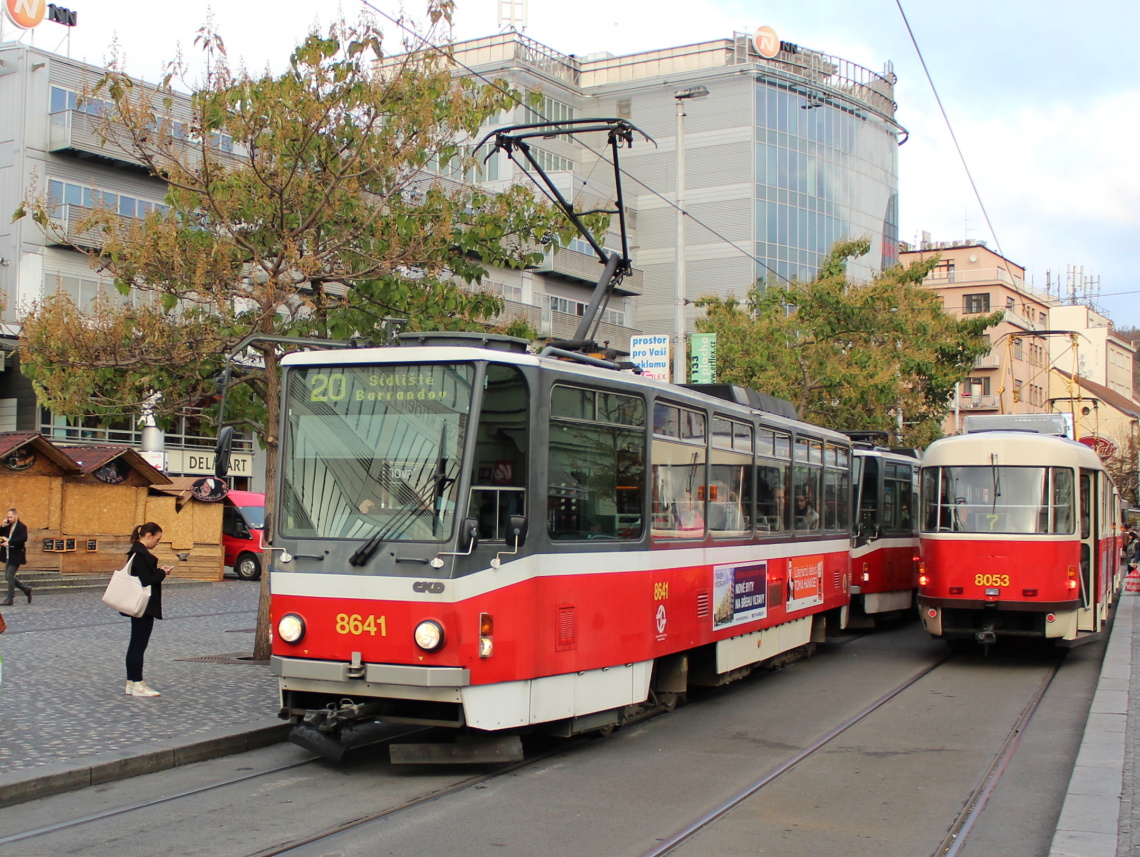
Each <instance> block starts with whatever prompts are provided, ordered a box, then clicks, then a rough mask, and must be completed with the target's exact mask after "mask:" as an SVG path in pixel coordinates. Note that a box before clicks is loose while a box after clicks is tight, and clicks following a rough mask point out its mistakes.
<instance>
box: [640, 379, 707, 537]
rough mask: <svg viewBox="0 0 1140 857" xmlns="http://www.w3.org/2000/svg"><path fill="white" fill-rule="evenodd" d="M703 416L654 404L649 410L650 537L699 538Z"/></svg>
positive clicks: (702, 514) (702, 517)
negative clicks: (651, 468) (651, 477)
mask: <svg viewBox="0 0 1140 857" xmlns="http://www.w3.org/2000/svg"><path fill="white" fill-rule="evenodd" d="M705 422H706V421H705V415H704V414H702V413H700V412H699V411H693V410H690V409H688V408H681V407H678V406H676V405H670V404H667V403H664V402H658V403H656V404H655V405H654V408H653V435H654V437H653V486H652V487H653V535H654V536H656V537H658V538H674V539H678V538H679V539H691V538H703V537H704V535H705V526H706V521H707V509H706V505H705V504H706V500H707V495H708V494H710V493H712V492H711V490H710V491H706V490H705V461H706V452H705Z"/></svg>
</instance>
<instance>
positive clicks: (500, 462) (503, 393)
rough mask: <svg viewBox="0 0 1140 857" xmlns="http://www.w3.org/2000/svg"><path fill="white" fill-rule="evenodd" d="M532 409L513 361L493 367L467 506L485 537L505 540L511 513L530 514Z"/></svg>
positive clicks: (486, 388)
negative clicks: (528, 450)
mask: <svg viewBox="0 0 1140 857" xmlns="http://www.w3.org/2000/svg"><path fill="white" fill-rule="evenodd" d="M528 409H529V395H528V391H527V385H526V380H525V379H524V378H523V376H522V373H520V372H519V371H518V369H516V368H515V367H513V366H497V365H491V366H488V367H487V374H486V376H485V377H484V379H483V408H482V410H481V411H480V413H479V424H478V427H477V428H476V437H475V455H474V457H473V458H472V462H471V466H472V467H473V468H474V470H473V472H472V474H471V477H472V478H471V500H470V503H469V504H468V511H467V514H468V515H469V516H471V517H473V518H477V519H478V521H479V538H481V539H484V540H490V541H503V540H505V539H506V534H507V525H508V523H509V522H510V516H511V515H522V514H524V513H525V510H526V474H527V459H526V451H525V450H526V447H527V433H528V421H527V413H528Z"/></svg>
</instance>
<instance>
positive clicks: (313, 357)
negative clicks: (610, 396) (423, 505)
mask: <svg viewBox="0 0 1140 857" xmlns="http://www.w3.org/2000/svg"><path fill="white" fill-rule="evenodd" d="M481 360H486V361H491V362H494V363H510V364H513V365H516V366H529V367H532V368H535V369H542V370H546V371H557V372H558V373H559V374H561V375H565V376H569V377H578V378H581V379H583V380H585V379H589V380H591V381H593V382H599V381H601V382H606V383H608V384H611V385H612V386H614V387H615V388H617V387H625V388H626V389H642V390H645V391H646V392H649V391H652V392H653V393H654V394H655V395H656V396H664V397H668V398H669V399H671V400H673V401H674V402H676V403H678V404H684V403H685V402H686V401H687V402H689V403H692V404H696V403H700V404H702V405H705V406H707V407H710V408H712V409H715V410H719V411H721V412H722V413H724V414H726V415H728V414H732V413H733V412H736V413H738V414H739V413H742V412H743V413H750V414H763V416H764V422H765V423H766V424H767V425H769V426H772V427H773V428H786V429H789V430H793V429H804V428H806V429H810V431H811V433H812V434H813V435H815V436H817V437H822V438H824V439H826V440H829V441H835V442H837V443H841V444H843V445H844V446H850V444H851V439H850V438H849V437H847V435H845V434H843V433H842V432H838V431H833V430H832V429H828V428H824V427H822V426H817V425H814V424H813V423H807V422H804V421H803V420H798V419H794V418H791V417H786V416H782V415H780V414H775V413H772V412H770V411H765V410H763V409H760V408H754V407H750V406H748V405H743V404H738V403H734V402H731V401H728V400H726V399H722V398H718V397H717V396H712V395H709V394H707V393H703V392H701V391H699V390H693V389H689V388H687V387H682V386H678V385H676V384H671V383H669V382H667V381H659V380H657V379H654V378H646V377H643V376H641V375H636V374H634V373H632V372H618V371H615V370H611V369H603V368H600V367H596V366H590V365H588V364H584V363H575V362H573V361H569V360H561V359H558V358H556V357H539V356H538V355H537V354H532V353H529V352H526V353H522V352H516V351H508V350H502V351H500V350H490V349H483V348H475V347H470V346H462V345H460V346H452V345H422V346H415V347H409V346H404V347H381V348H350V349H337V350H335V351H332V350H322V351H298V352H294V353H292V354H286V355H285V356H284V357H283V358H282V359H281V364H282V365H283V366H290V367H292V366H330V365H331V366H357V365H364V364H377V363H472V362H475V361H481Z"/></svg>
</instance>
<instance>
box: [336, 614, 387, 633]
mask: <svg viewBox="0 0 1140 857" xmlns="http://www.w3.org/2000/svg"><path fill="white" fill-rule="evenodd" d="M336 632H337V633H338V634H346V635H348V636H352V637H360V636H362V635H364V634H371V635H372V636H373V637H375V636H376V633H377V632H379V633H380V636H381V637H387V636H388V623H387V620H386V618H385V617H384V616H361V615H360V614H359V613H352V614H349V613H337V614H336Z"/></svg>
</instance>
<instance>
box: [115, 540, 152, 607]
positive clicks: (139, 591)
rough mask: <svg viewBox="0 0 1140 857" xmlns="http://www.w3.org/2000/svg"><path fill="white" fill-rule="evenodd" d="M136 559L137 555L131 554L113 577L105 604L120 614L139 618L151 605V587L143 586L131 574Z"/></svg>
mask: <svg viewBox="0 0 1140 857" xmlns="http://www.w3.org/2000/svg"><path fill="white" fill-rule="evenodd" d="M134 559H135V555H134V554H131V556H130V558H129V559H127V564H126V565H124V566H123V567H122V568H120V569H119V570H118V571H116V572H115V573H114V574H112V575H111V580H110V582H108V584H107V590H106V591H105V592H104V593H103V602H104V603H105V604H109V605H110V606H111V607H114V608H115V609H116V610H118V611H119V612H120V613H126V614H127V615H128V616H134V617H135V618H138V617H139V616H142V614H143V613H145V612H146V605H147V604H148V603H150V587H149V586H143V585H142V581H141V580H139V579H138V578H137V577H135V576H134V575H133V574H131V563H132V562H134Z"/></svg>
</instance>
